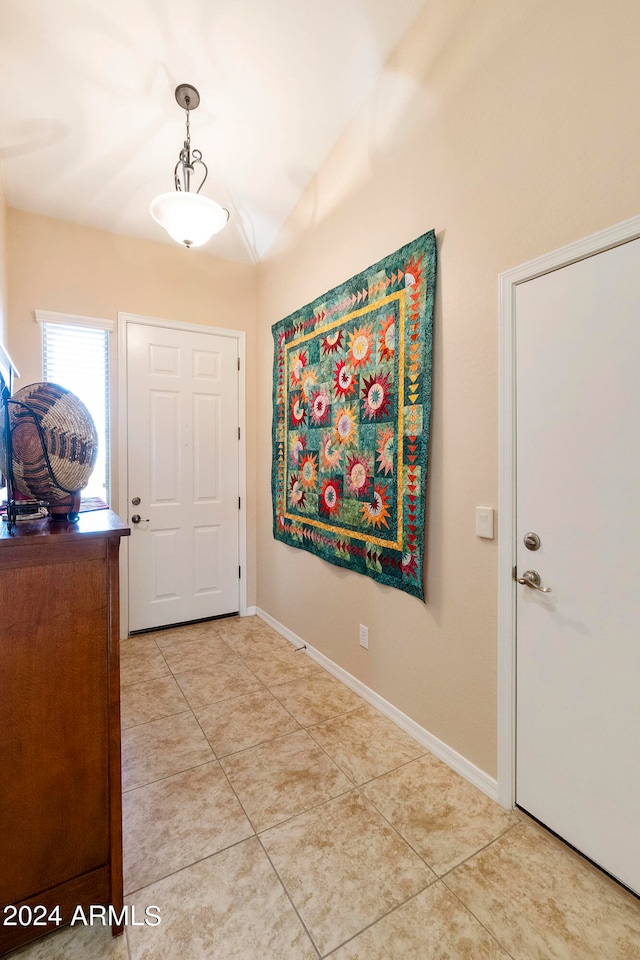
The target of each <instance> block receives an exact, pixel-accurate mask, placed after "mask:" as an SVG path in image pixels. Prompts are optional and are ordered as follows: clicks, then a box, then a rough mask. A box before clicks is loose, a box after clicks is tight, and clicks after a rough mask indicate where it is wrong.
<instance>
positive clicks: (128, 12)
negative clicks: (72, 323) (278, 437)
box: [0, 0, 424, 261]
mask: <svg viewBox="0 0 640 960" xmlns="http://www.w3.org/2000/svg"><path fill="white" fill-rule="evenodd" d="M423 3H424V0H0V164H1V168H2V175H3V179H4V186H5V193H6V196H7V201H8V203H9V206H12V207H18V208H19V209H22V210H29V211H32V212H36V213H41V214H45V215H47V216H51V217H58V218H61V219H64V220H71V221H73V222H77V223H83V224H89V225H92V226H95V227H100V228H102V229H105V230H111V231H113V232H115V233H124V234H129V235H133V236H138V237H147V238H149V239H155V240H167V242H173V241H169V240H168V238H167V236H166V234H165V233H164V231H163V230H162V228H161V227H159V226H158V225H157V224H156V223H155V222H154V221H153V220H152V219H151V216H150V214H149V203H150V201H151V200H152V198H153V197H155V196H156V195H157V194H159V193H163V192H165V191H168V190H172V189H173V168H174V166H175V163H176V161H177V159H178V152H179V150H180V148H181V146H182V141H183V139H184V134H185V123H184V120H185V113H184V111H183V110H182V109H181V108H180V107H179V106H178V105H177V103H176V101H175V99H174V90H175V87H176V86H177V85H178V84H179V83H190V84H193V85H194V86H195V87H197V89H198V90H199V92H200V97H201V103H200V106H199V107H198V109H197V110H196V111H194V112H192V113H191V143H192V147H196V148H198V149H200V150H201V151H202V154H203V159H204V160H205V162H206V163H207V165H208V167H209V178H208V180H207V183H206V185H205V187H204V189H203V193H204V194H205V195H206V196H208V197H211V199H213V200H217V201H218V202H219V203H221V204H222V205H223V206H226V207H228V208H229V210H230V211H231V220H230V223H229V225H228V226H227V227H226V228H225V229H224V230H223V232H222V233H220V234H218V235H217V236H216V237H213V238H212V240H210V241H209V243H208V244H207V245H206V246H204V247H202V248H201V249H202V250H203V251H204V252H208V253H211V254H212V255H214V256H219V257H224V258H227V259H230V260H240V261H255V260H258V259H260V258H261V257H262V256H264V254H265V253H266V252H267V250H268V249H269V247H270V245H271V243H272V242H273V240H274V238H275V236H276V234H277V232H278V229H279V227H280V226H281V225H282V223H283V222H284V220H285V219H286V217H287V216H288V214H289V213H290V211H291V210H292V208H293V207H294V205H295V203H296V201H297V200H298V198H299V196H300V194H301V193H302V191H303V190H304V188H305V187H306V185H307V184H308V183H309V181H310V179H311V178H312V177H313V175H314V173H315V172H316V171H317V169H318V168H319V166H320V165H321V163H322V161H323V160H324V158H325V157H326V155H327V154H328V152H329V151H330V149H331V147H332V146H333V144H334V143H335V141H336V140H337V138H338V137H339V135H340V133H341V131H342V130H343V129H344V127H345V126H346V125H347V124H348V122H349V120H350V119H351V118H352V117H353V115H354V114H355V112H356V110H357V109H358V107H359V106H360V104H361V103H362V102H363V100H364V99H365V97H366V96H367V94H368V93H369V92H370V90H371V89H372V87H373V85H374V84H375V82H376V80H377V78H378V77H379V76H380V74H381V72H382V69H383V66H384V64H385V61H386V60H387V58H388V56H389V54H390V53H391V51H392V50H393V49H394V47H395V46H396V45H397V43H398V42H399V41H400V39H401V38H402V37H403V36H404V34H405V33H406V32H407V30H408V29H409V28H410V26H411V24H412V22H413V21H414V19H415V17H416V16H417V14H418V12H419V10H420V8H421V7H422V6H423Z"/></svg>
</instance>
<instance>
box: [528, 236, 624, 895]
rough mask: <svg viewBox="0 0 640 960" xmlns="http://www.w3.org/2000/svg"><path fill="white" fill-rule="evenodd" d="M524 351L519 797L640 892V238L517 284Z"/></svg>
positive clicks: (555, 827)
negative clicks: (536, 543) (535, 581)
mask: <svg viewBox="0 0 640 960" xmlns="http://www.w3.org/2000/svg"><path fill="white" fill-rule="evenodd" d="M516 355H517V571H518V576H519V577H522V576H523V573H524V572H525V571H527V570H534V571H537V572H538V573H539V575H540V578H541V585H542V586H543V587H547V588H549V589H550V590H551V592H550V593H542V592H540V591H539V590H536V589H535V588H532V587H529V586H526V585H519V586H518V587H517V591H518V600H517V653H516V671H517V681H516V684H517V686H516V703H517V706H516V729H517V734H516V738H517V751H516V753H517V756H516V801H517V803H518V805H519V806H521V807H523V808H524V809H525V810H527V811H528V812H529V813H531V814H532V815H533V816H535V817H536V818H538V819H539V820H540V821H542V822H543V823H544V824H546V825H547V826H548V827H550V828H551V829H552V830H554V831H555V832H556V833H558V834H559V835H560V836H562V837H564V838H565V839H566V840H567V841H569V842H570V843H571V844H573V845H574V846H575V847H577V848H578V849H579V850H581V851H582V852H583V853H585V854H586V855H587V856H588V857H590V858H591V859H592V860H594V861H595V862H596V863H598V864H599V865H600V866H602V867H604V868H605V869H606V870H607V871H609V872H610V873H611V874H612V875H613V876H615V877H617V878H618V879H619V880H621V881H622V882H623V883H625V884H626V885H627V886H629V887H630V888H631V889H633V890H635V891H636V892H640V763H638V744H639V742H640V538H639V534H640V506H639V505H640V443H639V439H638V425H639V424H640V388H639V376H638V369H639V364H640V240H634V241H631V242H628V243H624V244H622V245H620V246H618V247H615V248H614V249H611V250H607V251H605V252H603V253H600V254H598V255H596V256H592V257H589V258H587V259H584V260H581V261H579V262H577V263H574V264H571V265H570V266H566V267H563V268H562V269H558V270H555V271H553V272H551V273H547V274H545V275H544V276H541V277H538V278H536V279H534V280H530V281H528V282H526V283H521V284H520V285H519V286H518V287H517V288H516ZM529 532H531V533H535V534H537V535H538V537H539V538H540V547H539V549H537V550H529V549H527V547H526V546H525V543H524V539H525V536H526V534H527V533H529Z"/></svg>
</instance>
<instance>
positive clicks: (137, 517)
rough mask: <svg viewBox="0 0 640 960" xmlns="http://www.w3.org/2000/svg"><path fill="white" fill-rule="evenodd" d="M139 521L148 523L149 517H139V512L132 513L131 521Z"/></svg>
mask: <svg viewBox="0 0 640 960" xmlns="http://www.w3.org/2000/svg"><path fill="white" fill-rule="evenodd" d="M141 521H142V523H149V518H148V517H147V518H146V519H145V518H144V517H141V516H140V514H139V513H134V515H133V516H132V517H131V523H140V522H141Z"/></svg>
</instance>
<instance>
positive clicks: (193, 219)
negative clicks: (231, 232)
mask: <svg viewBox="0 0 640 960" xmlns="http://www.w3.org/2000/svg"><path fill="white" fill-rule="evenodd" d="M175 97H176V102H177V103H178V105H179V106H181V107H182V108H183V109H184V110H186V113H187V119H186V127H187V135H186V139H185V141H184V146H183V147H182V150H181V151H180V153H179V155H178V162H177V163H176V165H175V169H174V171H173V180H174V184H175V191H173V192H170V193H161V194H160V196H158V197H156V198H155V200H152V201H151V206H150V208H149V209H150V211H151V216H152V217H153V219H154V220H156V221H157V222H158V223H159V224H160V226H161V227H164V229H165V230H166V231H167V233H168V234H169V236H170V237H173V239H174V240H176V241H177V242H178V243H183V244H184V245H185V247H187V248H189V247H199V246H201V245H202V244H203V243H206V242H207V240H209V239H210V238H211V237H212V236H213V235H214V233H218V232H219V231H220V230H222V228H223V227H224V226H225V225H226V223H227V221H228V219H229V211H228V210H226V209H225V208H224V207H221V206H220V204H219V203H215V201H214V200H209V198H208V197H202V196H200V190H201V189H202V187H203V185H204V182H205V180H206V179H207V175H208V173H209V171H208V169H207V165H206V163H205V162H204V160H203V159H202V153H201V151H200V150H195V149H193V150H192V149H191V130H190V124H189V113H190V111H191V110H195V109H196V107H197V106H198V104H199V103H200V94H199V93H198V91H197V90H196V88H195V87H193V86H191V84H189V83H181V84H179V85H178V86H177V87H176V92H175ZM196 168H198V170H197V173H198V174H202V179H201V180H200V183H199V185H198V188H197V190H196V191H195V192H193V191H192V189H191V179H192V177H193V176H194V174H196Z"/></svg>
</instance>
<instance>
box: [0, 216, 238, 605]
mask: <svg viewBox="0 0 640 960" xmlns="http://www.w3.org/2000/svg"><path fill="white" fill-rule="evenodd" d="M7 238H8V244H7V249H8V258H7V265H8V277H9V309H8V318H9V324H8V341H9V342H8V349H9V352H10V353H11V355H12V358H13V360H14V362H15V364H16V366H17V368H18V369H19V370H20V374H21V377H20V380H18V381H17V384H16V385H17V387H20V386H21V385H24V384H27V383H32V382H33V381H37V380H40V379H41V377H42V368H41V357H42V348H41V339H40V337H41V334H40V327H39V325H38V324H37V323H36V322H35V321H34V318H33V311H34V309H40V310H54V311H58V312H61V313H71V314H80V315H82V316H90V317H101V318H106V319H109V320H114V321H115V322H116V325H117V320H118V311H122V312H125V313H134V314H140V315H142V316H149V317H159V318H162V319H167V320H178V321H182V322H185V323H199V324H207V325H210V326H214V327H224V328H230V329H234V330H244V331H246V333H247V417H248V431H247V458H248V476H247V494H248V495H247V525H248V545H247V546H248V558H249V563H248V566H249V570H248V578H247V579H248V603H250V604H253V603H255V528H256V523H255V502H256V498H255V480H254V478H255V413H254V411H255V381H256V367H255V364H256V350H255V343H256V336H255V312H256V308H255V304H256V292H255V285H256V277H255V268H253V267H251V266H249V265H244V264H238V263H231V262H229V261H222V260H216V259H213V258H212V257H209V256H206V255H205V254H202V253H198V252H197V251H193V250H186V249H183V248H181V247H178V246H177V245H169V244H165V243H155V242H152V241H149V240H136V239H132V238H129V237H123V236H118V235H116V234H111V233H106V232H104V231H102V230H96V229H93V228H90V227H82V226H78V225H76V224H72V223H67V222H64V221H61V220H53V219H50V218H48V217H41V216H38V215H35V214H31V213H24V212H23V211H20V210H13V209H10V210H9V211H8V224H7ZM117 346H118V338H117V332H116V334H114V336H113V338H112V422H113V425H114V427H115V429H114V431H113V438H112V448H113V470H112V473H113V480H114V497H113V502H114V504H116V505H117V504H118V496H117V494H118V490H117V479H118V433H117V417H118V381H117V372H118V357H117Z"/></svg>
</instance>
